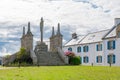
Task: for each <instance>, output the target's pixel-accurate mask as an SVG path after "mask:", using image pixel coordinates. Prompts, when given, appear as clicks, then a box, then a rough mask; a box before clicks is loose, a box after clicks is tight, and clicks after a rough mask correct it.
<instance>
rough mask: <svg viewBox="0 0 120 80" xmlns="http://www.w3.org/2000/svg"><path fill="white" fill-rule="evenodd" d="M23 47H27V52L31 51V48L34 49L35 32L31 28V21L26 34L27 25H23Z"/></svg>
mask: <svg viewBox="0 0 120 80" xmlns="http://www.w3.org/2000/svg"><path fill="white" fill-rule="evenodd" d="M21 47H23V48H25V49H26V51H27V52H29V51H30V50H33V34H32V32H31V29H30V22H28V31H27V33H26V34H25V27H23V35H22V38H21Z"/></svg>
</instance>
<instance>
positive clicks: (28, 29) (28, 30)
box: [27, 22, 31, 34]
mask: <svg viewBox="0 0 120 80" xmlns="http://www.w3.org/2000/svg"><path fill="white" fill-rule="evenodd" d="M30 32H31V31H30V22H28V31H27V34H29V33H30Z"/></svg>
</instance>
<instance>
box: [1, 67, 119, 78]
mask: <svg viewBox="0 0 120 80" xmlns="http://www.w3.org/2000/svg"><path fill="white" fill-rule="evenodd" d="M0 80H120V67H111V68H110V67H97V66H96V67H91V66H46V67H44V66H42V67H22V68H20V69H19V68H13V69H1V70H0Z"/></svg>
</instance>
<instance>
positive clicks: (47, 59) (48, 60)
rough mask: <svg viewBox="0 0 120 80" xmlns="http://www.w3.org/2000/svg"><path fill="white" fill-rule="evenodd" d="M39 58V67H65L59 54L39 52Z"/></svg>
mask: <svg viewBox="0 0 120 80" xmlns="http://www.w3.org/2000/svg"><path fill="white" fill-rule="evenodd" d="M37 58H38V64H39V65H43V66H44V65H65V63H64V62H63V61H62V59H61V58H60V56H59V55H58V53H57V52H56V53H55V52H54V53H52V52H37Z"/></svg>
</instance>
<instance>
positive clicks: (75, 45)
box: [63, 18, 120, 66]
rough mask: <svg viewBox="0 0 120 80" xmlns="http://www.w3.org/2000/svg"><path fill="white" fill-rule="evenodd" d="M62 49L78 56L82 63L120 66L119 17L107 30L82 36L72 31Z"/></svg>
mask: <svg viewBox="0 0 120 80" xmlns="http://www.w3.org/2000/svg"><path fill="white" fill-rule="evenodd" d="M63 50H64V51H66V50H70V51H72V52H74V53H75V54H76V55H77V56H80V57H81V62H82V65H102V66H104V65H105V66H109V65H113V66H120V18H115V24H114V26H113V27H112V28H111V29H108V30H103V31H99V32H94V33H89V34H87V35H84V36H81V35H77V34H76V33H73V34H72V39H70V40H69V41H68V42H67V43H66V44H65V45H64V46H63Z"/></svg>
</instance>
